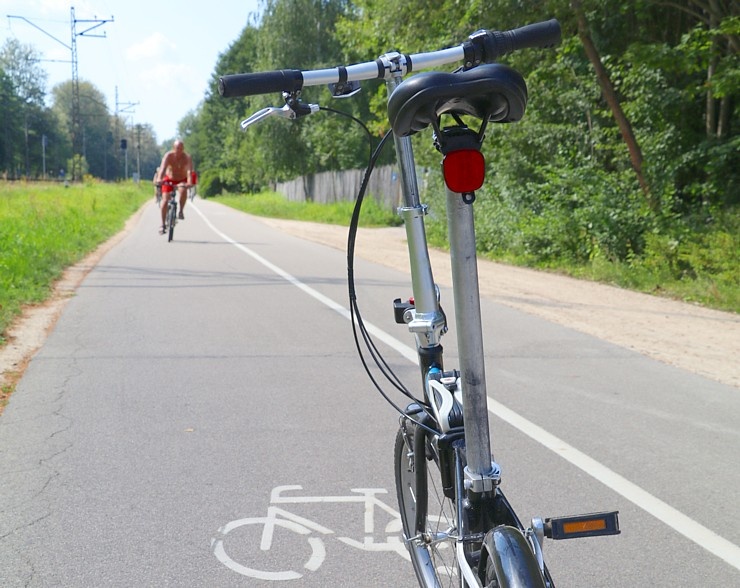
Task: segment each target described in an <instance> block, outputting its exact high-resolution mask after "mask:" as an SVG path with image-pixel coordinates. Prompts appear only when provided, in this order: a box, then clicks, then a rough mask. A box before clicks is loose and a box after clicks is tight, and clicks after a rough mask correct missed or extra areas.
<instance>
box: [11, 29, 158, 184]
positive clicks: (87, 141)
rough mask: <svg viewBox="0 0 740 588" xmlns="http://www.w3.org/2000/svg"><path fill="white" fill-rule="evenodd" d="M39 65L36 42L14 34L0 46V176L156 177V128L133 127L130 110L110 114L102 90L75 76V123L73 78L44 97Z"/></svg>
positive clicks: (44, 77) (44, 79)
mask: <svg viewBox="0 0 740 588" xmlns="http://www.w3.org/2000/svg"><path fill="white" fill-rule="evenodd" d="M41 63H42V60H41V55H40V54H39V52H38V51H37V50H36V49H35V48H34V46H33V45H26V44H23V43H20V42H19V41H18V40H17V39H13V38H10V39H7V40H6V41H5V43H4V44H3V46H2V47H0V112H2V127H1V128H0V177H2V178H3V179H6V180H17V179H21V178H25V179H30V180H41V179H53V180H59V179H62V178H63V179H65V180H70V181H77V180H81V179H82V178H83V177H84V176H92V177H95V178H99V179H102V180H106V181H116V180H120V179H123V178H125V177H129V178H130V177H132V175H133V174H134V173H139V174H140V177H142V178H147V179H148V178H151V177H152V176H153V175H154V170H155V169H156V168H157V166H158V165H159V162H160V160H161V158H162V151H161V149H160V146H159V145H157V140H156V137H155V135H154V131H153V129H152V127H151V126H150V125H148V124H136V125H132V124H130V122H129V120H128V118H127V115H126V113H125V112H116V113H113V114H111V113H110V112H109V110H108V106H107V105H106V99H105V98H106V97H105V96H104V94H103V93H102V92H101V91H100V90H99V89H98V88H97V87H95V85H94V84H93V83H92V82H90V81H88V80H78V102H77V103H78V108H79V119H78V121H79V122H78V125H75V124H74V121H75V117H74V116H73V109H74V106H73V105H74V104H75V100H74V99H73V95H74V86H73V82H72V80H69V81H67V82H63V83H61V84H58V85H56V86H55V87H54V88H52V89H51V95H50V96H47V91H46V83H47V78H48V75H47V73H46V71H45V70H44V68H43V66H42V65H41ZM77 126H79V128H77ZM124 146H125V149H123V147H124ZM62 171H63V172H64V173H62Z"/></svg>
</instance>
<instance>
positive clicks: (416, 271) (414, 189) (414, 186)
mask: <svg viewBox="0 0 740 588" xmlns="http://www.w3.org/2000/svg"><path fill="white" fill-rule="evenodd" d="M400 83H401V78H400V77H396V76H394V77H392V78H390V79H389V80H387V82H386V86H387V88H388V96H389V97H390V95H391V94H392V93H393V91H394V90H395V89H396V87H397V86H398V85H400ZM394 140H395V146H396V158H397V160H398V165H399V167H400V168H401V169H400V174H399V176H400V178H401V181H402V184H401V188H402V190H403V201H404V206H403V207H402V208H401V210H400V214H401V216H402V217H403V220H404V225H405V227H406V239H407V241H408V244H409V262H410V264H411V284H412V289H413V292H414V305H415V309H416V316H417V318H419V319H420V320H421V321H423V322H425V323H428V324H429V329H428V331H429V332H428V333H426V337H421V338H420V339H417V340H418V341H419V342H420V344H421V345H422V346H424V347H428V346H431V345H434V344H435V343H438V341H436V342H435V341H434V339H436V338H437V337H436V336H435V335H434V332H435V331H437V330H438V327H437V326H436V323H438V322H439V320H443V319H441V315H440V313H439V308H438V306H439V305H438V302H437V289H436V288H435V284H434V277H433V275H432V265H431V262H430V259H429V249H428V248H427V239H426V231H425V229H424V214H425V209H424V207H422V205H421V203H420V199H419V186H418V183H417V180H416V166H415V164H414V151H413V147H412V145H411V138H410V137H397V136H396V137H394ZM425 330H426V329H425ZM416 334H417V336H418V335H421V333H420V332H418V331H417V333H416Z"/></svg>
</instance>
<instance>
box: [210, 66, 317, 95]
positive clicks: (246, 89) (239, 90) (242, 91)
mask: <svg viewBox="0 0 740 588" xmlns="http://www.w3.org/2000/svg"><path fill="white" fill-rule="evenodd" d="M302 87H303V74H302V73H301V71H300V70H298V69H281V70H278V71H265V72H260V73H246V74H233V75H228V76H222V77H221V78H219V80H218V93H219V94H221V96H223V97H224V98H232V97H236V96H254V95H256V94H272V93H274V92H296V91H298V90H300V89H301V88H302Z"/></svg>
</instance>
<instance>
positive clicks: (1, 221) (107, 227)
mask: <svg viewBox="0 0 740 588" xmlns="http://www.w3.org/2000/svg"><path fill="white" fill-rule="evenodd" d="M150 197H151V188H150V187H149V186H148V185H147V186H143V185H141V186H136V185H134V184H130V183H126V184H102V183H85V184H79V185H71V186H69V187H68V188H64V187H63V186H60V185H58V184H51V183H50V184H37V183H8V182H2V183H0V344H1V343H3V342H4V339H3V338H2V334H3V333H5V331H6V329H7V328H8V326H9V325H10V323H11V322H12V321H13V319H14V318H15V317H16V316H18V314H19V313H20V311H21V309H22V307H23V306H24V305H27V304H36V303H39V302H42V301H44V300H45V299H46V298H47V297H48V296H49V294H50V292H51V288H52V285H53V284H54V282H55V281H56V280H57V279H58V278H59V277H60V276H61V274H62V272H63V271H64V269H65V268H66V267H68V266H70V265H72V264H74V263H76V262H77V261H79V260H80V259H82V258H83V257H84V256H85V255H86V254H88V253H89V252H91V251H93V250H94V249H95V248H96V247H97V246H98V245H99V244H101V243H102V242H104V241H105V240H106V239H108V238H109V237H111V236H113V235H114V234H115V233H117V232H118V231H120V230H121V229H122V228H123V226H124V223H125V222H126V220H127V219H128V218H129V217H130V216H131V215H132V214H133V213H134V212H135V211H136V210H138V208H139V207H140V206H141V204H142V203H143V202H145V201H146V200H147V199H148V198H150Z"/></svg>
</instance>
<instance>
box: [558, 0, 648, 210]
mask: <svg viewBox="0 0 740 588" xmlns="http://www.w3.org/2000/svg"><path fill="white" fill-rule="evenodd" d="M571 6H572V7H573V11H574V12H575V14H576V19H577V22H578V36H579V37H580V39H581V43H583V48H584V50H585V51H586V55H587V56H588V60H589V61H590V62H591V65H593V68H594V71H595V72H596V79H597V80H598V82H599V85H600V86H601V89H602V91H603V93H604V99H605V100H606V102H607V104H608V105H609V108H610V109H611V111H612V114H613V115H614V120H615V121H616V123H617V126H618V127H619V132H620V133H621V135H622V139H624V142H625V143H626V145H627V149H628V151H629V155H630V161H631V162H632V168H633V169H634V170H635V174H636V175H637V180H638V182H639V183H640V187H641V188H642V191H643V193H644V194H645V196H646V198H647V199H648V202H649V204H650V208H651V209H653V210H656V209H657V207H658V203H657V202H656V201H655V200H654V199H653V198H652V197H651V195H650V187H649V186H648V183H647V180H646V179H645V174H644V173H643V169H642V149H641V148H640V144H639V143H638V142H637V139H636V138H635V133H634V132H633V130H632V124H631V123H630V121H629V119H628V118H627V117H626V116H625V114H624V110H623V109H622V105H621V103H620V100H619V97H618V96H617V93H616V91H615V90H614V86H613V84H612V81H611V79H610V77H609V73H608V72H607V70H606V68H605V67H604V64H603V63H602V61H601V56H600V55H599V51H598V49H597V48H596V45H595V43H594V41H593V39H592V37H591V31H590V28H589V25H588V21H587V19H586V14H585V12H584V10H583V5H582V3H581V2H580V0H572V2H571Z"/></svg>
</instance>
